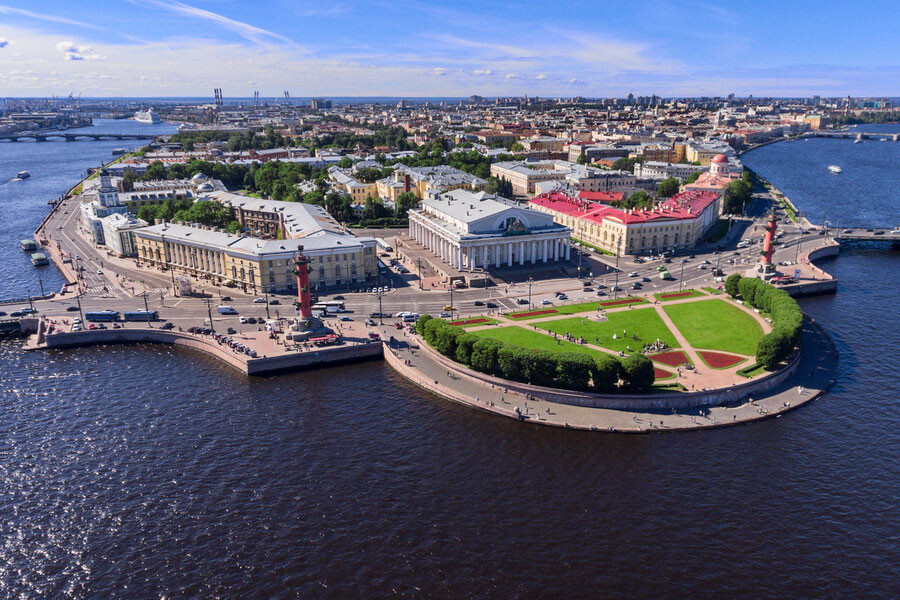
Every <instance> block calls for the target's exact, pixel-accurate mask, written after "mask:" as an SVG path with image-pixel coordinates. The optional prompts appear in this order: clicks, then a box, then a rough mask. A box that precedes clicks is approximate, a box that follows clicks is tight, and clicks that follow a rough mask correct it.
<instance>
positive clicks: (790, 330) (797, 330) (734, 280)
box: [725, 273, 803, 370]
mask: <svg viewBox="0 0 900 600" xmlns="http://www.w3.org/2000/svg"><path fill="white" fill-rule="evenodd" d="M725 291H726V292H727V293H728V294H729V295H730V296H731V297H733V298H736V297H738V296H740V297H741V299H742V300H743V301H744V302H746V303H748V304H749V305H750V306H752V307H754V308H757V309H759V310H760V311H763V312H766V313H768V314H769V316H770V317H771V319H772V322H773V324H774V325H773V328H772V331H771V332H770V333H767V334H766V335H764V336H763V337H762V339H760V340H759V344H758V345H757V347H756V362H757V363H758V364H760V365H762V366H763V367H765V368H766V369H770V370H771V369H773V368H774V367H775V366H776V365H778V363H780V362H781V361H783V360H784V359H786V358H787V357H788V356H790V354H791V352H793V350H794V348H795V347H796V346H797V345H798V344H799V343H800V336H801V334H802V333H803V311H802V310H801V309H800V305H799V304H797V301H796V300H794V299H793V298H791V297H790V295H789V294H788V293H787V292H786V291H785V290H782V289H779V288H776V287H775V286H773V285H770V284H768V283H766V282H765V281H763V280H762V279H756V278H755V277H741V276H740V274H738V273H733V274H731V275H729V276H728V278H727V279H726V280H725Z"/></svg>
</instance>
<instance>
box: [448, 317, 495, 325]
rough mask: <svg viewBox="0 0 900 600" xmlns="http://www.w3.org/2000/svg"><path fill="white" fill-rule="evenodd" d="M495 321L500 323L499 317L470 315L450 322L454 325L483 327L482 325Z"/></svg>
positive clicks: (491, 323)
mask: <svg viewBox="0 0 900 600" xmlns="http://www.w3.org/2000/svg"><path fill="white" fill-rule="evenodd" d="M495 323H498V321H497V319H492V318H490V317H468V318H465V319H458V320H456V321H450V324H451V325H453V326H454V327H481V326H482V325H493V324H495Z"/></svg>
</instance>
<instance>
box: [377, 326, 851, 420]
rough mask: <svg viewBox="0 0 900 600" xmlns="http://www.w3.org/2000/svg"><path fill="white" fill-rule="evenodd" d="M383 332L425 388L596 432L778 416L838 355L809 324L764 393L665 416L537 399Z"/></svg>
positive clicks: (824, 383)
mask: <svg viewBox="0 0 900 600" xmlns="http://www.w3.org/2000/svg"><path fill="white" fill-rule="evenodd" d="M385 333H388V334H389V335H394V336H395V337H398V338H399V342H400V343H398V344H395V347H394V348H393V349H391V352H392V353H393V355H394V357H395V360H393V361H392V366H394V368H395V369H397V371H398V372H400V374H401V375H403V376H404V377H406V378H407V379H409V380H410V381H412V382H414V383H416V384H417V385H419V386H421V387H423V388H425V389H426V390H427V391H430V392H432V393H435V394H437V395H439V396H443V397H445V398H448V399H451V400H453V401H456V402H459V403H461V404H466V405H468V406H471V407H474V408H478V409H480V410H485V411H488V412H493V413H496V414H499V415H503V416H507V417H513V418H517V419H520V420H526V421H530V422H534V423H538V424H541V425H553V426H558V427H568V428H575V429H587V430H595V431H614V432H627V433H647V432H651V431H653V432H657V431H680V430H693V429H701V428H706V427H724V426H729V425H736V424H738V423H745V422H749V421H756V420H759V419H764V418H768V417H777V416H779V415H780V414H782V413H784V412H787V411H788V410H791V409H793V408H796V407H798V406H801V405H803V404H806V403H807V402H809V401H810V400H813V399H814V398H817V397H819V396H821V395H823V394H824V393H825V392H826V391H827V390H828V389H829V388H830V387H831V386H832V385H833V384H834V380H835V377H836V375H837V361H838V354H837V350H836V349H835V347H834V344H833V343H832V342H831V339H830V338H829V337H828V335H827V334H826V333H825V332H824V331H823V330H822V329H821V328H819V327H818V326H817V325H814V324H812V323H810V322H807V323H806V324H805V326H804V331H803V348H804V352H803V355H802V357H801V359H800V365H798V367H797V371H796V372H795V373H794V375H793V376H791V377H790V378H788V380H787V381H785V382H784V383H782V384H781V385H779V386H777V387H776V388H775V389H774V390H772V391H770V392H768V393H767V394H766V395H765V397H757V398H752V399H748V400H747V401H746V402H744V403H743V404H740V405H738V406H718V407H712V408H703V409H692V410H685V411H678V412H675V413H668V414H664V413H661V412H642V411H625V410H611V409H600V408H586V407H581V406H571V405H567V404H558V403H555V402H548V401H545V400H541V399H539V398H535V399H528V398H526V397H525V396H523V395H522V394H519V393H515V392H511V391H507V390H506V389H504V388H502V387H499V386H498V385H493V384H490V383H486V382H482V381H478V380H475V379H472V378H469V377H468V376H466V375H463V374H459V373H454V372H452V371H448V370H447V368H446V367H444V366H443V365H441V364H439V363H438V362H436V361H435V360H434V359H433V358H432V357H431V356H430V354H429V352H428V351H425V350H423V349H421V348H420V349H418V350H416V349H414V348H412V347H409V346H408V344H409V343H412V344H414V345H419V343H420V341H419V340H418V338H417V337H416V336H409V335H408V334H405V333H402V334H401V333H399V332H397V331H396V330H386V331H385ZM422 343H424V342H422Z"/></svg>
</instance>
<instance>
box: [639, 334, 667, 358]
mask: <svg viewBox="0 0 900 600" xmlns="http://www.w3.org/2000/svg"><path fill="white" fill-rule="evenodd" d="M668 349H669V345H668V344H667V343H665V342H664V341H662V340H661V339H659V338H656V341H655V342H651V343H649V344H644V348H643V350H642V352H643V353H644V354H653V353H654V352H662V351H664V350H668Z"/></svg>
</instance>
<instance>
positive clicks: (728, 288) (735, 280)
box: [725, 273, 741, 298]
mask: <svg viewBox="0 0 900 600" xmlns="http://www.w3.org/2000/svg"><path fill="white" fill-rule="evenodd" d="M740 281H741V275H740V273H732V274H731V275H729V276H728V278H727V279H726V280H725V292H726V293H727V294H728V295H729V296H731V297H732V298H736V297H737V295H738V294H739V293H740V290H739V289H738V284H740Z"/></svg>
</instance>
